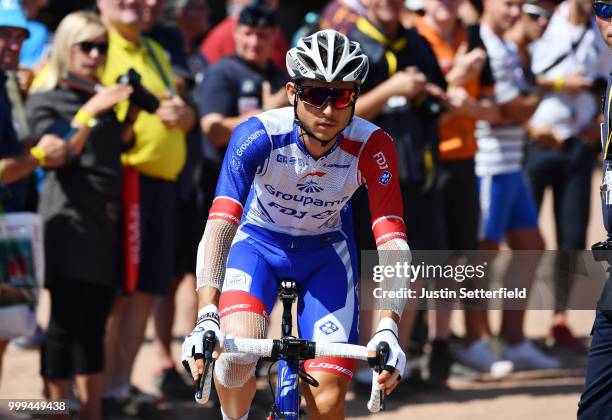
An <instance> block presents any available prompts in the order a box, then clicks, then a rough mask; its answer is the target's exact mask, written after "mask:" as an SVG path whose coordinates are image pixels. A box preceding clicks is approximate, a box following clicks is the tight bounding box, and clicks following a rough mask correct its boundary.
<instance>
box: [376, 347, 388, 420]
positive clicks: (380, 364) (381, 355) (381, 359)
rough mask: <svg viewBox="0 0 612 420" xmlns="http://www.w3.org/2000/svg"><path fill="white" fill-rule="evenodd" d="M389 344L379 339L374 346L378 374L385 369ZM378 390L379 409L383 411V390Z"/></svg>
mask: <svg viewBox="0 0 612 420" xmlns="http://www.w3.org/2000/svg"><path fill="white" fill-rule="evenodd" d="M389 351H390V350H389V344H388V343H387V342H386V341H381V342H380V343H378V345H377V346H376V364H377V366H376V370H377V372H378V373H379V374H381V373H382V372H383V370H384V369H385V365H386V363H387V358H388V357H389ZM379 392H380V411H385V391H383V390H382V389H381V390H380V391H379Z"/></svg>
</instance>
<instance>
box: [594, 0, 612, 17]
mask: <svg viewBox="0 0 612 420" xmlns="http://www.w3.org/2000/svg"><path fill="white" fill-rule="evenodd" d="M593 12H595V16H597V17H598V18H600V19H605V20H608V19H610V18H612V3H604V2H601V1H596V2H595V3H593Z"/></svg>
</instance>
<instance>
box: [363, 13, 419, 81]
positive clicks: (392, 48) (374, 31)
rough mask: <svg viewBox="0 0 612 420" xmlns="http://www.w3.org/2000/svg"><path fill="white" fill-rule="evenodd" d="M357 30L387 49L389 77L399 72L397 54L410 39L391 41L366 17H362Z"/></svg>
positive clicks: (401, 38)
mask: <svg viewBox="0 0 612 420" xmlns="http://www.w3.org/2000/svg"><path fill="white" fill-rule="evenodd" d="M357 29H359V30H360V31H361V32H363V33H364V34H366V35H367V36H369V37H370V38H372V39H374V40H375V41H377V42H379V43H381V44H382V45H384V46H385V47H386V51H385V59H386V60H387V68H388V72H389V76H393V75H394V74H395V73H396V72H397V56H396V55H395V54H396V53H398V52H399V51H401V50H403V49H404V48H405V47H406V44H407V43H408V39H407V38H406V37H405V36H402V37H400V38H398V39H396V40H391V39H389V38H387V37H386V36H385V34H383V33H382V32H380V31H379V30H378V28H376V26H374V25H372V24H371V23H370V22H369V21H368V20H367V19H366V18H364V17H360V18H359V20H358V21H357Z"/></svg>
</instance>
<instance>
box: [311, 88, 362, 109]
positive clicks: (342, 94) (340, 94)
mask: <svg viewBox="0 0 612 420" xmlns="http://www.w3.org/2000/svg"><path fill="white" fill-rule="evenodd" d="M354 93H355V92H354V91H353V90H351V89H330V88H322V87H303V88H302V90H301V98H302V100H303V101H304V102H306V103H307V104H309V105H312V106H316V107H318V108H319V107H322V106H323V105H325V102H327V98H331V103H332V105H333V106H334V107H335V108H346V107H347V106H349V105H351V104H352V103H353V98H354Z"/></svg>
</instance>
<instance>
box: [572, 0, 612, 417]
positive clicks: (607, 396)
mask: <svg viewBox="0 0 612 420" xmlns="http://www.w3.org/2000/svg"><path fill="white" fill-rule="evenodd" d="M593 10H594V12H595V23H596V24H597V26H598V27H599V31H600V32H601V36H602V38H603V40H604V42H605V43H606V45H607V46H608V48H610V49H612V1H609V0H606V1H602V0H596V1H594V2H593ZM611 88H612V72H611V73H610V74H609V75H608V85H607V88H606V94H605V95H604V122H603V124H602V126H601V142H602V147H603V153H604V156H603V169H604V176H603V182H602V185H601V199H602V210H603V220H604V226H605V228H606V231H607V235H608V236H607V237H608V239H607V241H604V242H600V243H598V244H596V245H593V249H594V250H595V249H599V250H600V251H606V255H604V256H602V258H606V259H607V260H608V263H610V261H612V258H610V255H611V254H610V249H612V243H611V240H610V238H612V197H611V195H612V194H611V193H610V189H611V188H612V177H611V176H610V175H611V173H612V152H610V147H609V146H610V142H611V140H612V130H611V129H610V122H611V120H610V104H611V103H612V92H611ZM608 272H610V269H608ZM591 335H592V336H593V341H592V342H591V348H590V349H589V355H588V360H587V367H586V372H585V381H584V382H585V383H584V391H583V392H582V396H581V397H580V402H579V403H578V419H579V420H591V419H597V420H610V419H612V386H611V384H612V277H610V278H608V281H607V283H606V285H605V287H604V290H603V292H602V294H601V297H600V298H599V302H598V303H597V312H596V315H595V323H594V324H593V330H592V331H591Z"/></svg>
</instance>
